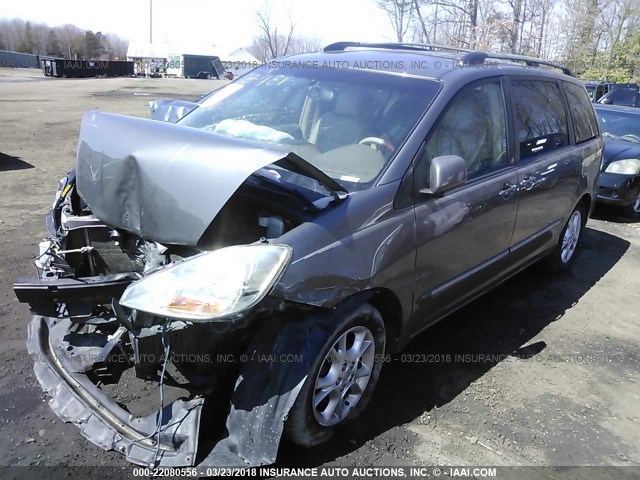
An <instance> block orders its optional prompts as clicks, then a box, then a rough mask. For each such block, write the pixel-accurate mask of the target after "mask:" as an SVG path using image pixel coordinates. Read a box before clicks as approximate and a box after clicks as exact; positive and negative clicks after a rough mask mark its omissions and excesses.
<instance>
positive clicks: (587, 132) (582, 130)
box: [563, 82, 598, 143]
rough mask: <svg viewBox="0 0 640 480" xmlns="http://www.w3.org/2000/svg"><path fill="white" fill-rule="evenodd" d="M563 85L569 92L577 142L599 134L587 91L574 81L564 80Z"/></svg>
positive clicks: (568, 100)
mask: <svg viewBox="0 0 640 480" xmlns="http://www.w3.org/2000/svg"><path fill="white" fill-rule="evenodd" d="M563 85H564V91H565V93H566V94H567V102H568V103H569V111H570V112H571V118H572V119H573V132H574V133H575V135H576V143H580V142H584V141H585V140H589V139H590V138H593V137H595V136H596V135H598V124H597V121H596V116H595V114H594V113H593V107H592V106H591V102H590V101H589V97H588V96H587V92H586V91H585V90H584V89H583V88H581V87H579V86H578V85H575V84H573V83H569V82H563Z"/></svg>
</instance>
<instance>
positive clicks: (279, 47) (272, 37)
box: [253, 9, 294, 61]
mask: <svg viewBox="0 0 640 480" xmlns="http://www.w3.org/2000/svg"><path fill="white" fill-rule="evenodd" d="M256 22H257V24H258V30H259V33H258V35H257V36H256V37H255V39H254V45H253V47H256V48H257V49H258V52H257V53H258V54H259V55H260V57H262V58H260V57H259V59H260V60H261V61H269V60H272V59H274V58H278V57H283V56H285V55H287V54H289V53H291V52H290V48H291V43H292V41H293V31H294V24H293V21H292V20H291V18H289V31H288V33H287V34H282V33H280V32H279V31H278V26H277V25H273V24H272V23H271V13H270V12H269V10H266V9H265V10H263V11H260V12H256ZM253 50H254V51H255V48H254V49H253Z"/></svg>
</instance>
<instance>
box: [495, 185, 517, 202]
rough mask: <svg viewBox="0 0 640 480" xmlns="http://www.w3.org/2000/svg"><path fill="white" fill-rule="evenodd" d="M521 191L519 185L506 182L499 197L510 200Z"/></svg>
mask: <svg viewBox="0 0 640 480" xmlns="http://www.w3.org/2000/svg"><path fill="white" fill-rule="evenodd" d="M518 190H519V187H518V185H514V184H513V183H511V182H506V183H505V184H504V185H503V186H502V190H500V193H499V194H498V195H500V196H501V197H502V198H503V199H504V200H508V199H510V198H511V197H512V196H513V194H514V193H516V192H517V191H518Z"/></svg>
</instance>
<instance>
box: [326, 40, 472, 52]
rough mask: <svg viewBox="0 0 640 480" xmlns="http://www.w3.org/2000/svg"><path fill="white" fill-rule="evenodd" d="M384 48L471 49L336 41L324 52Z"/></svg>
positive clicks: (463, 50) (422, 44)
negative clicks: (359, 48)
mask: <svg viewBox="0 0 640 480" xmlns="http://www.w3.org/2000/svg"><path fill="white" fill-rule="evenodd" d="M358 47H362V48H382V49H388V50H416V51H427V52H437V51H442V52H457V53H468V52H471V50H469V49H467V48H457V47H447V46H446V45H435V44H430V43H366V42H336V43H332V44H331V45H327V46H326V47H324V49H323V50H322V51H323V52H341V51H343V50H346V49H347V48H358Z"/></svg>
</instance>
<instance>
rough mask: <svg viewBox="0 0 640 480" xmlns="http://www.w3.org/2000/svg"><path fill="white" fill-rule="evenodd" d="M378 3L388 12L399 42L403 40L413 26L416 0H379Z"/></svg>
mask: <svg viewBox="0 0 640 480" xmlns="http://www.w3.org/2000/svg"><path fill="white" fill-rule="evenodd" d="M377 3H378V6H379V7H380V8H381V9H382V10H384V11H385V12H386V13H387V16H388V17H389V20H390V21H391V25H392V26H393V30H394V31H395V34H396V37H397V40H398V42H403V41H404V36H405V35H406V34H407V31H408V30H409V27H410V26H411V21H412V16H413V13H414V6H415V2H414V1H413V0H377Z"/></svg>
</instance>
